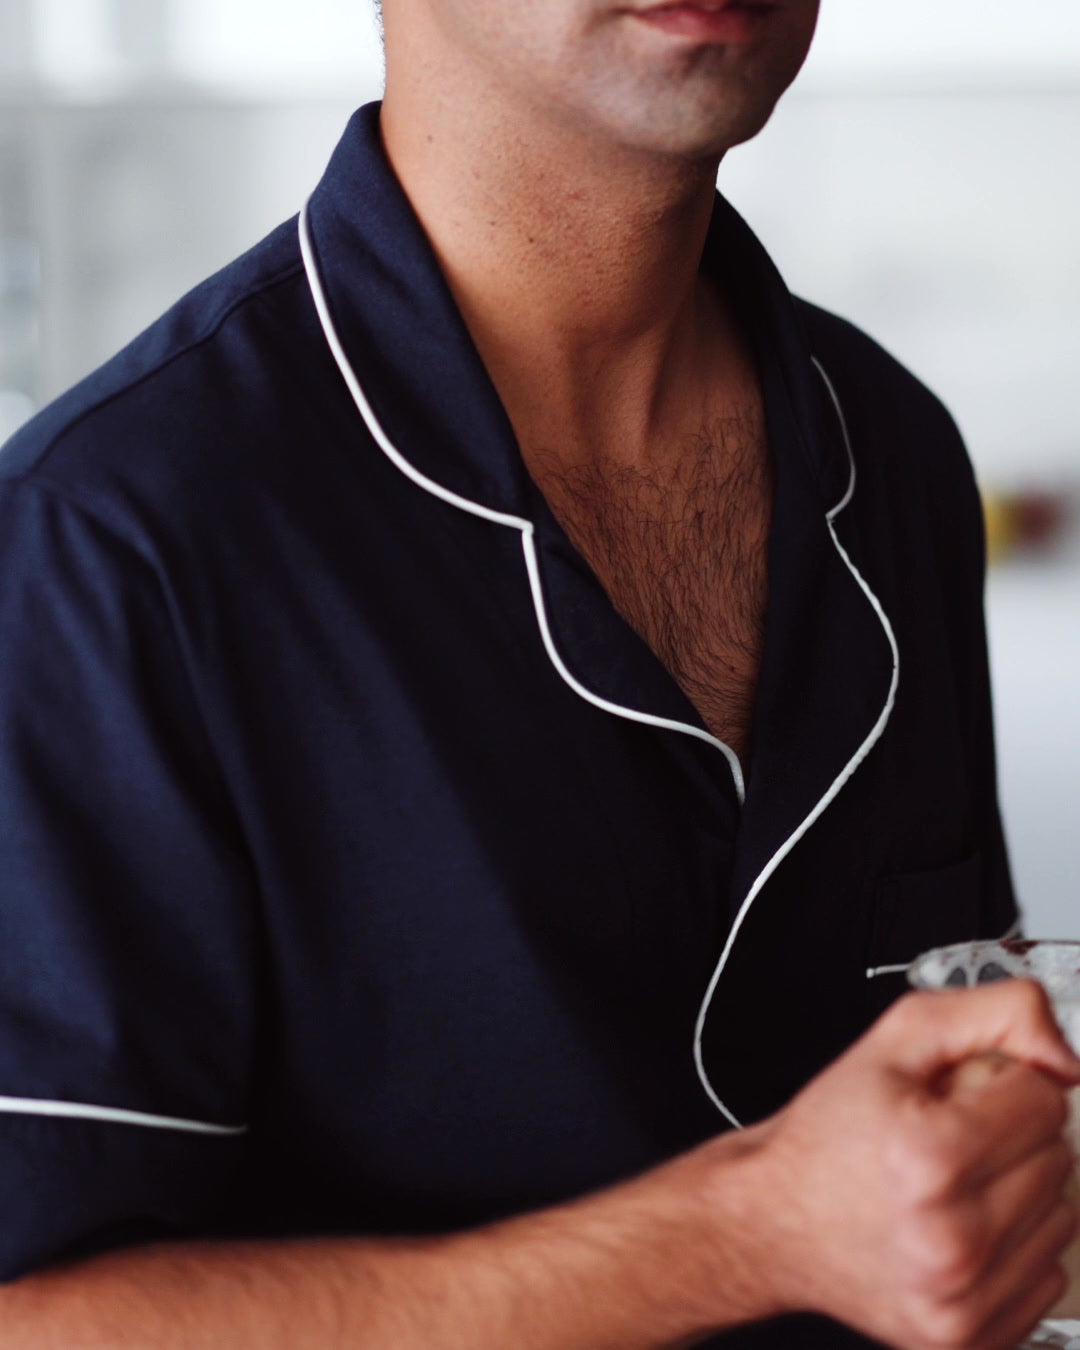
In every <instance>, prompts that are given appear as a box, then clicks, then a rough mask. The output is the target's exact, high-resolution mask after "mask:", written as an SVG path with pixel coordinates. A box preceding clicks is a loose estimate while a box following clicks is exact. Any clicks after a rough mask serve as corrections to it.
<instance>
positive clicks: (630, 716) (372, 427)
mask: <svg viewBox="0 0 1080 1350" xmlns="http://www.w3.org/2000/svg"><path fill="white" fill-rule="evenodd" d="M309 205H310V203H308V204H306V205H305V206H304V208H303V210H302V211H301V212H300V253H301V256H302V258H303V260H304V270H305V271H306V272H307V278H308V284H309V286H310V287H311V294H312V298H313V299H314V301H315V310H316V313H317V314H318V316H319V323H320V324H321V325H322V330H323V333H324V334H325V335H326V341H327V343H328V345H329V347H330V351H331V353H332V354H333V357H334V360H335V362H336V363H337V367H338V370H340V371H341V374H342V377H343V378H344V380H345V383H346V385H347V386H348V390H349V393H350V394H351V395H352V398H353V402H354V403H355V404H356V406H357V409H358V410H359V412H360V416H361V417H362V418H363V420H364V424H365V426H366V427H367V429H368V431H369V432H370V433H371V436H372V439H373V440H374V441H375V443H376V445H378V447H379V449H380V450H382V451H383V453H384V454H385V455H386V456H387V458H388V459H389V460H391V462H392V463H393V464H394V465H396V467H397V468H399V469H400V470H401V472H402V473H403V474H405V475H406V477H408V478H411V479H412V481H413V482H414V483H416V484H417V485H418V486H419V487H422V488H423V489H424V491H425V492H430V493H431V495H432V496H434V497H439V498H441V499H442V500H443V501H444V502H449V503H450V505H451V506H456V507H458V509H459V510H462V511H467V512H468V513H469V514H470V515H473V516H479V517H480V519H481V520H490V521H491V522H493V523H494V524H496V525H507V526H509V527H510V528H512V529H515V530H520V531H521V542H522V547H523V549H524V552H525V569H526V572H527V574H528V578H529V589H530V591H531V593H532V601H533V608H534V609H535V610H536V621H537V624H538V625H539V628H540V636H541V638H542V639H543V643H544V650H545V651H546V652H547V655H548V659H549V660H550V661H551V664H552V665H553V666H554V667H555V670H556V671H557V672H558V674H559V676H560V678H561V679H562V680H563V681H564V682H565V683H566V684H567V685H569V687H570V688H571V689H572V690H573V691H574V693H575V694H577V695H578V696H579V697H580V698H583V699H584V700H585V701H586V702H587V703H591V704H593V706H594V707H597V708H600V709H602V710H603V711H604V712H608V713H613V714H614V715H615V716H616V717H623V718H625V719H626V720H627V721H630V722H640V723H642V724H643V725H644V726H650V727H660V728H662V729H664V730H666V731H680V732H683V733H684V734H685V735H687V736H693V737H694V738H695V739H697V740H699V741H704V742H705V743H706V744H707V745H711V746H713V747H714V748H715V749H717V750H719V751H720V752H721V754H723V756H724V758H725V759H726V760H727V762H728V765H729V766H730V768H731V776H732V778H733V780H734V783H735V792H736V795H737V796H738V799H739V804H740V805H742V803H743V801H744V800H745V797H746V787H745V783H744V780H743V771H742V765H741V764H740V763H739V757H738V755H736V753H735V751H734V750H732V749H731V747H730V746H728V745H725V744H724V742H723V741H721V740H718V739H717V737H715V736H711V735H710V734H709V733H708V732H707V731H703V730H702V729H701V728H700V727H695V726H691V725H690V724H689V723H688V722H677V721H673V720H671V719H669V718H666V717H655V716H653V714H652V713H644V712H637V711H636V710H635V709H633V708H625V707H623V706H622V705H621V704H619V703H611V702H609V701H608V700H607V699H605V698H601V697H600V696H599V695H598V694H594V693H592V692H591V691H590V690H589V689H587V688H586V686H585V685H583V684H581V683H580V681H578V680H577V679H575V677H574V676H573V675H572V674H571V673H570V671H569V669H568V668H567V666H566V664H565V662H564V661H563V659H562V657H561V656H560V655H559V651H558V648H557V647H556V646H555V641H554V638H553V637H552V634H551V626H550V624H549V623H548V617H547V609H546V607H545V605H544V592H543V587H542V585H541V581H540V567H539V562H538V560H537V556H536V543H535V533H536V531H535V527H534V526H533V523H532V521H531V520H526V519H525V518H524V517H522V516H514V515H509V514H507V513H506V512H503V511H492V510H491V509H490V508H489V507H487V506H481V505H480V503H479V502H473V501H470V500H469V499H468V498H467V497H461V496H459V495H458V494H457V493H456V492H451V491H450V489H449V488H445V487H443V486H442V485H441V484H440V483H436V482H435V481H434V480H433V479H431V478H428V477H427V476H426V475H425V474H422V473H421V472H420V471H419V469H416V468H414V466H413V465H412V464H410V462H409V461H408V460H407V459H406V458H405V456H404V455H403V454H402V453H401V451H400V450H398V448H397V447H396V446H395V445H394V444H393V442H392V441H391V440H390V438H389V437H388V436H387V434H386V432H385V431H384V430H383V428H382V426H381V424H380V423H379V420H378V418H377V417H376V416H375V413H374V411H373V410H372V407H371V404H370V403H369V402H368V400H367V396H366V394H365V393H364V390H363V387H362V386H361V384H360V381H359V380H358V379H357V376H356V372H355V371H354V370H353V368H352V366H351V364H350V363H349V358H348V356H347V355H346V353H345V348H344V345H343V344H342V341H341V338H340V337H339V335H338V332H337V328H336V327H335V325H334V320H333V316H332V315H331V313H330V305H329V303H328V301H327V298H326V291H325V289H324V287H323V284H322V277H321V276H320V275H319V267H318V263H317V262H316V259H315V250H314V248H313V246H312V242H311V227H310V224H309V221H308V208H309Z"/></svg>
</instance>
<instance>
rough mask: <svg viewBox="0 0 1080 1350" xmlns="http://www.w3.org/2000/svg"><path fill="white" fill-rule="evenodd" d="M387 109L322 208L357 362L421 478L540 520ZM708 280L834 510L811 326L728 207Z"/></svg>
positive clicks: (368, 125) (331, 284) (325, 182)
mask: <svg viewBox="0 0 1080 1350" xmlns="http://www.w3.org/2000/svg"><path fill="white" fill-rule="evenodd" d="M379 109H380V105H379V104H378V103H370V104H368V105H366V106H365V107H363V108H361V109H360V110H359V111H358V112H356V113H355V114H354V116H353V117H352V119H351V120H350V122H349V125H348V127H347V129H346V131H345V134H344V136H343V137H342V139H341V141H340V143H339V145H338V147H337V149H336V150H335V152H334V154H333V157H332V158H331V161H330V164H329V166H328V168H327V170H326V173H325V175H324V177H323V179H322V181H321V182H320V184H319V186H318V188H317V189H316V191H315V193H314V195H313V197H312V199H311V203H310V207H309V221H310V228H311V237H312V245H313V248H314V251H315V255H316V258H317V262H318V266H319V270H320V273H321V276H322V279H323V284H324V286H325V289H326V293H327V299H328V303H329V306H330V309H331V313H332V315H333V318H334V321H335V324H336V326H337V328H338V332H339V334H340V336H341V339H342V342H343V345H344V347H345V352H346V355H347V357H348V359H349V362H350V364H351V365H352V367H353V369H354V370H355V371H356V374H357V376H358V377H359V379H360V380H361V382H362V384H363V386H364V389H365V392H366V394H367V397H368V399H369V401H370V403H371V405H372V408H373V410H374V412H375V415H376V417H377V418H378V420H379V422H380V423H381V424H382V426H383V428H384V429H385V430H386V432H387V434H388V436H389V438H390V440H391V441H393V443H394V444H395V445H396V446H397V447H398V449H399V450H400V451H401V452H402V454H403V455H404V456H405V457H406V458H407V459H408V460H409V462H410V463H411V464H412V465H413V466H414V467H415V468H416V469H417V470H418V471H419V472H420V473H422V474H423V475H424V476H425V477H427V478H430V479H431V480H432V481H434V482H436V483H438V484H440V485H441V486H442V487H444V488H446V489H447V490H449V491H451V492H453V493H456V494H457V495H459V496H462V497H465V498H467V499H468V500H470V501H473V502H476V503H477V504H478V505H480V506H483V507H486V508H487V509H488V510H491V511H497V512H502V513H507V514H511V515H518V516H524V517H530V512H531V505H532V503H533V502H534V500H535V498H534V497H533V495H532V493H531V492H530V480H529V476H528V473H527V471H526V469H525V467H524V464H523V462H522V459H521V455H520V453H519V451H518V448H517V444H516V441H515V438H514V432H513V428H512V427H511V425H510V421H509V418H508V417H507V415H506V412H505V410H504V408H503V406H502V404H501V402H500V400H499V396H498V394H497V392H496V391H495V388H494V386H493V385H492V383H491V380H490V378H489V376H488V374H487V371H486V369H485V367H484V364H483V362H482V360H481V359H480V355H479V353H478V352H477V350H476V347H475V344H474V343H473V341H472V338H471V336H470V334H469V331H468V329H467V327H466V325H465V322H464V320H463V319H462V317H461V314H460V311H459V310H458V308H457V305H456V303H455V301H454V298H453V295H452V294H451V292H450V288H449V286H448V285H447V282H446V279H445V277H444V276H443V274H442V271H441V269H440V267H439V264H438V261H437V260H436V257H435V254H434V251H433V249H432V248H431V245H430V243H429V241H428V239H427V236H426V235H425V233H424V230H423V227H422V225H421V224H420V222H419V220H418V219H417V217H416V214H415V212H414V211H413V209H412V206H411V205H410V203H409V201H408V198H407V197H406V195H405V193H404V191H403V189H402V187H401V185H400V183H399V182H398V180H397V178H396V176H395V174H394V171H393V169H392V168H391V166H390V163H389V161H388V159H387V157H386V153H385V151H384V149H383V146H382V139H381V136H380V132H379ZM704 266H705V267H706V268H708V269H710V270H713V271H716V272H718V273H721V274H722V275H723V276H724V278H725V281H726V283H727V285H728V287H729V289H730V291H731V293H732V294H733V296H734V297H735V299H736V303H737V304H739V305H740V307H741V308H742V309H743V311H744V312H745V313H746V314H747V315H749V316H751V317H752V321H753V327H754V331H755V339H756V341H757V343H758V346H759V350H762V349H763V351H764V354H766V355H767V359H768V362H769V364H770V365H771V366H772V367H774V368H775V369H777V370H778V371H779V372H780V388H779V391H780V392H782V396H783V397H784V398H785V399H786V401H787V402H788V404H789V405H790V408H791V412H792V417H791V422H792V425H793V426H795V427H796V428H797V433H796V438H795V440H796V446H797V453H799V454H801V455H803V456H804V457H805V459H806V462H807V464H808V465H809V467H810V469H811V474H812V478H813V479H814V480H815V481H816V482H817V483H818V485H819V489H818V490H819V493H820V500H821V501H822V502H823V503H827V504H831V501H832V500H835V499H837V498H838V497H839V496H840V494H841V493H842V491H843V486H842V484H843V483H844V482H845V481H846V474H847V465H846V458H845V455H844V452H843V448H842V446H840V445H839V444H838V442H837V438H836V436H835V434H834V433H833V432H832V431H830V429H829V423H828V417H827V416H826V412H827V410H826V409H825V406H824V403H823V399H822V391H821V389H820V388H819V387H818V385H817V382H816V380H815V378H814V374H813V371H812V367H811V362H810V350H809V346H808V344H807V341H806V336H805V333H804V332H803V328H802V324H801V321H800V319H799V315H798V312H797V310H796V308H795V305H794V302H793V300H792V297H791V295H790V293H789V292H788V290H787V287H786V286H785V285H784V282H783V280H782V279H781V277H780V275H779V273H778V272H777V271H776V268H775V267H774V266H773V264H772V262H771V260H770V259H769V257H768V254H767V253H766V252H765V250H764V249H763V248H762V247H761V245H760V244H759V243H758V241H757V239H756V238H755V237H754V235H753V233H752V232H751V231H750V230H749V228H748V227H747V226H746V225H745V224H744V223H743V221H742V220H741V218H740V217H739V216H738V214H737V213H736V212H735V211H734V210H733V209H732V207H731V206H730V205H728V203H727V202H726V201H725V200H724V199H723V198H722V197H721V196H719V195H717V198H716V206H715V209H714V212H713V218H712V222H711V226H710V229H709V234H708V239H707V243H706V249H705V258H704ZM786 449H787V447H786V446H785V447H775V448H774V452H775V453H778V454H779V453H783V452H784V451H786Z"/></svg>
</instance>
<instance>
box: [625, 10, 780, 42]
mask: <svg viewBox="0 0 1080 1350" xmlns="http://www.w3.org/2000/svg"><path fill="white" fill-rule="evenodd" d="M769 13H770V10H769V8H768V7H766V6H763V5H762V6H757V5H755V6H753V7H750V6H747V7H744V6H742V5H731V6H728V7H727V8H725V9H711V10H710V9H699V8H697V7H696V6H695V5H693V4H685V5H665V6H664V7H663V8H657V9H644V10H637V11H636V13H635V18H638V19H641V20H643V21H644V22H645V23H648V24H651V25H652V26H653V27H655V28H660V29H662V30H663V31H664V32H666V33H671V34H672V35H673V36H675V37H687V38H694V39H696V40H697V41H699V42H750V41H751V40H752V39H753V38H754V37H756V36H757V33H758V30H759V29H760V27H761V24H762V23H763V21H764V20H765V19H767V18H768V17H769Z"/></svg>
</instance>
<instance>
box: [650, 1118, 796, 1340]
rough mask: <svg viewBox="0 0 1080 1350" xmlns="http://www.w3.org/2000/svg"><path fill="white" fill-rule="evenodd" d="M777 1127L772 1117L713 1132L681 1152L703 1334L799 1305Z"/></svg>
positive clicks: (699, 1320) (765, 1316)
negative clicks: (774, 1137)
mask: <svg viewBox="0 0 1080 1350" xmlns="http://www.w3.org/2000/svg"><path fill="white" fill-rule="evenodd" d="M771 1133H772V1125H771V1122H768V1121H766V1122H763V1123H762V1124H760V1125H756V1126H752V1127H750V1128H747V1129H744V1130H741V1131H739V1132H737V1133H732V1134H726V1135H722V1136H720V1137H719V1138H717V1139H714V1140H710V1141H709V1142H708V1143H707V1144H703V1145H702V1146H701V1147H700V1148H698V1149H696V1150H695V1151H694V1152H693V1153H691V1154H688V1155H687V1156H686V1157H685V1158H684V1159H681V1160H679V1163H680V1164H684V1165H685V1169H686V1171H685V1186H686V1193H687V1211H688V1215H689V1216H690V1217H689V1219H688V1231H691V1230H692V1231H693V1234H694V1237H693V1253H694V1257H693V1266H692V1268H693V1270H694V1271H695V1272H696V1275H697V1284H696V1310H697V1320H698V1323H699V1325H698V1326H696V1327H695V1330H696V1331H698V1332H699V1333H701V1334H711V1333H716V1332H720V1331H723V1330H725V1329H726V1328H728V1327H732V1326H737V1325H740V1324H743V1323H747V1322H758V1321H763V1320H765V1319H767V1318H770V1317H776V1316H779V1315H780V1314H782V1313H786V1312H791V1311H794V1310H795V1308H796V1302H795V1300H793V1299H792V1298H791V1296H790V1294H789V1292H788V1286H789V1283H790V1282H789V1281H788V1279H787V1278H786V1270H787V1266H788V1264H789V1256H788V1250H787V1247H788V1244H787V1243H786V1242H785V1238H784V1230H785V1218H786V1210H785V1197H784V1193H783V1190H782V1188H780V1187H779V1186H778V1185H777V1184H776V1178H775V1176H774V1175H773V1172H774V1169H773V1168H772V1166H771V1160H770V1157H769V1150H768V1147H767V1144H768V1139H769V1136H770V1134H771ZM677 1165H679V1164H676V1166H677Z"/></svg>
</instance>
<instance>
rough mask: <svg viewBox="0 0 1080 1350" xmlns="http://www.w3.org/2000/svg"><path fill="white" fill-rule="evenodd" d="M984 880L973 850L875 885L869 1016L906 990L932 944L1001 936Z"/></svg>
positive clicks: (868, 974) (869, 956) (1001, 928)
mask: <svg viewBox="0 0 1080 1350" xmlns="http://www.w3.org/2000/svg"><path fill="white" fill-rule="evenodd" d="M983 880H984V878H983V858H982V854H981V853H978V852H976V853H971V854H969V855H968V856H967V857H965V858H961V859H960V860H959V861H958V862H954V863H949V864H948V865H947V866H945V867H937V868H932V869H930V870H927V871H919V872H905V873H902V874H898V875H895V876H890V877H886V878H885V879H884V880H882V881H881V882H880V883H879V885H878V889H877V894H876V896H875V901H876V904H875V912H874V919H873V923H872V926H871V931H870V942H869V947H868V951H867V963H866V964H867V971H866V990H867V1002H868V1007H869V1011H870V1013H871V1015H873V1016H877V1014H879V1013H881V1012H883V1011H884V1010H885V1008H887V1007H888V1006H889V1004H890V1003H892V1002H893V1001H894V1000H895V999H897V998H899V997H900V995H901V994H903V993H905V992H906V991H907V989H908V987H909V986H908V983H907V979H906V977H905V972H906V970H907V967H908V966H909V965H910V963H911V962H912V961H914V960H915V958H916V957H917V956H920V955H921V954H922V953H923V952H925V951H928V950H929V949H930V948H931V947H945V946H947V945H948V944H950V943H953V942H969V941H972V940H973V939H975V938H991V937H992V938H996V937H1002V936H1003V935H1004V925H1003V924H1001V923H1000V920H1001V917H1002V916H1000V915H994V914H991V913H988V912H987V909H988V906H987V904H986V903H985V888H984V885H983ZM1005 922H1006V923H1007V922H1009V920H1008V918H1006V920H1005Z"/></svg>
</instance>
